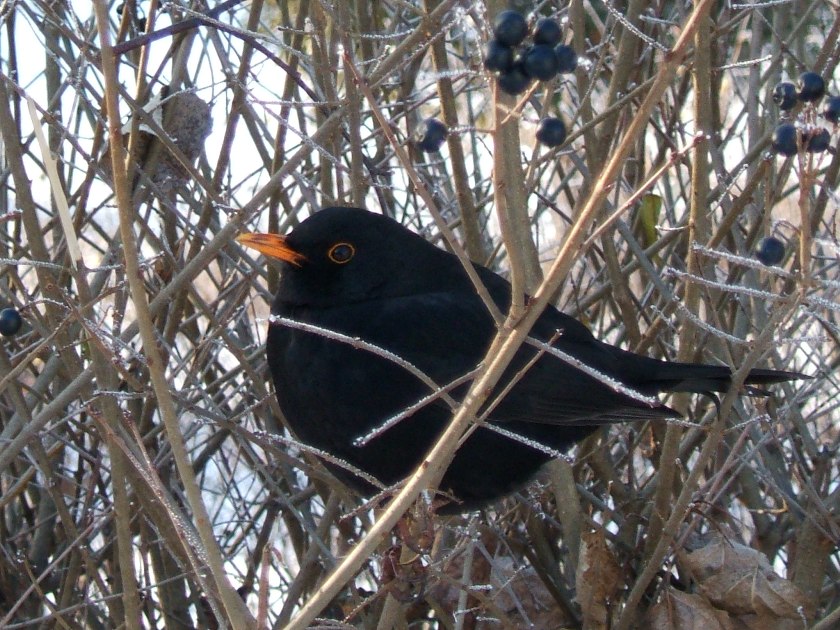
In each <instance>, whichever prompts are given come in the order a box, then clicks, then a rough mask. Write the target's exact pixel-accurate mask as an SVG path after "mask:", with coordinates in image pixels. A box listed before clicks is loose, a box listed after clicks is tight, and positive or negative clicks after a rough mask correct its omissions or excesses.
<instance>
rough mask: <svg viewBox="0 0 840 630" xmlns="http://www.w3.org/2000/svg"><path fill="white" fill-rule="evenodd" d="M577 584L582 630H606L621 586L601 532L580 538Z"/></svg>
mask: <svg viewBox="0 0 840 630" xmlns="http://www.w3.org/2000/svg"><path fill="white" fill-rule="evenodd" d="M576 584H577V601H578V604H580V607H581V610H582V612H583V627H584V628H586V629H591V630H600V629H601V628H607V627H608V625H609V619H610V610H611V603H612V602H615V594H616V593H617V592H618V591H619V589H620V588H622V587H623V586H624V583H623V580H622V571H621V567H620V566H619V565H618V562H617V561H616V559H615V556H614V555H613V553H612V551H610V550H609V548H608V547H607V541H606V538H605V536H604V530H602V529H598V530H595V531H591V532H587V533H585V534H583V536H581V547H580V557H579V559H578V568H577V576H576Z"/></svg>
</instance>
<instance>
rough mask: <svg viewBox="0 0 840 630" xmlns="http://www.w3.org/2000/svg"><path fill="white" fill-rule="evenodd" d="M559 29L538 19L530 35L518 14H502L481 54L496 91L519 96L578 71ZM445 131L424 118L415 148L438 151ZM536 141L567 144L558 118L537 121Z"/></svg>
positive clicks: (548, 22)
mask: <svg viewBox="0 0 840 630" xmlns="http://www.w3.org/2000/svg"><path fill="white" fill-rule="evenodd" d="M562 36H563V33H562V31H561V30H560V25H559V24H558V23H557V22H556V21H555V20H552V19H550V18H540V19H539V20H537V21H536V23H535V24H534V28H533V30H532V31H531V41H532V43H531V44H530V45H526V44H525V40H526V38H527V37H528V22H527V21H526V20H525V17H524V16H523V15H522V14H521V13H519V11H514V10H507V11H502V12H501V13H499V14H498V15H497V16H496V19H495V20H494V21H493V38H492V39H491V40H490V42H489V43H488V44H487V47H486V48H485V50H484V67H485V68H487V69H488V70H490V71H492V72H495V73H497V74H496V80H497V82H498V85H499V89H500V90H502V91H503V92H505V93H507V94H512V95H516V94H521V93H522V92H524V91H525V90H526V89H527V88H528V86H529V85H530V84H531V81H533V80H535V79H536V80H538V81H549V80H551V79H553V78H554V77H555V76H556V75H557V74H558V73H559V74H568V73H571V72H574V71H575V69H576V68H577V63H578V59H577V55H576V54H575V51H574V50H573V49H572V47H571V46H566V45H565V44H561V43H560V40H561V39H562ZM447 135H448V130H447V128H446V125H444V124H443V123H442V122H441V121H440V120H438V119H437V118H427V119H426V120H424V121H423V127H422V129H421V130H420V131H419V133H418V134H417V135H416V136H415V138H416V139H415V145H416V146H417V148H418V149H420V150H421V151H423V152H424V153H436V152H437V151H440V149H441V147H442V146H443V143H444V142H445V141H446V136H447ZM536 137H537V141H538V142H540V143H542V144H544V145H546V146H547V147H558V146H560V145H561V144H563V143H564V142H565V141H566V125H565V123H564V122H563V121H562V120H560V119H559V118H555V117H553V116H547V117H545V118H543V119H542V120H541V121H540V124H539V126H538V127H537V133H536Z"/></svg>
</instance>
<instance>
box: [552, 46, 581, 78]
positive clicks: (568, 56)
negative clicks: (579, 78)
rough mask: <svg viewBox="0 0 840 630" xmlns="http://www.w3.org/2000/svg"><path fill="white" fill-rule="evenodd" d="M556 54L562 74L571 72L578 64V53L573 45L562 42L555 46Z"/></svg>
mask: <svg viewBox="0 0 840 630" xmlns="http://www.w3.org/2000/svg"><path fill="white" fill-rule="evenodd" d="M554 54H555V55H556V56H557V63H558V67H557V72H559V73H560V74H569V73H570V72H574V71H575V69H576V68H577V65H578V58H577V53H575V51H574V49H573V48H572V47H571V46H566V44H560V45H559V46H556V47H555V48H554Z"/></svg>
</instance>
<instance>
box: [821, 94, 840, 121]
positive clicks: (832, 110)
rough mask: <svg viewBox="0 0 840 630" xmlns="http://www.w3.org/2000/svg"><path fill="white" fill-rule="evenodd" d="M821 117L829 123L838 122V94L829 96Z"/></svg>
mask: <svg viewBox="0 0 840 630" xmlns="http://www.w3.org/2000/svg"><path fill="white" fill-rule="evenodd" d="M823 117H824V118H825V119H826V120H827V121H828V122H830V123H833V124H835V125H836V124H837V123H838V122H840V96H829V97H828V102H827V103H826V104H825V109H823Z"/></svg>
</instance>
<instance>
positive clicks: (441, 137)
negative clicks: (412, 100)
mask: <svg viewBox="0 0 840 630" xmlns="http://www.w3.org/2000/svg"><path fill="white" fill-rule="evenodd" d="M423 125H424V130H423V135H421V136H420V139H419V140H418V141H417V147H418V148H419V149H420V150H421V151H424V152H425V153H435V152H436V151H440V148H441V147H442V146H443V143H444V141H445V140H446V136H447V135H448V133H449V131H448V130H447V128H446V125H444V124H443V123H442V122H440V121H439V120H438V119H437V118H427V119H426V120H425V121H423Z"/></svg>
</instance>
